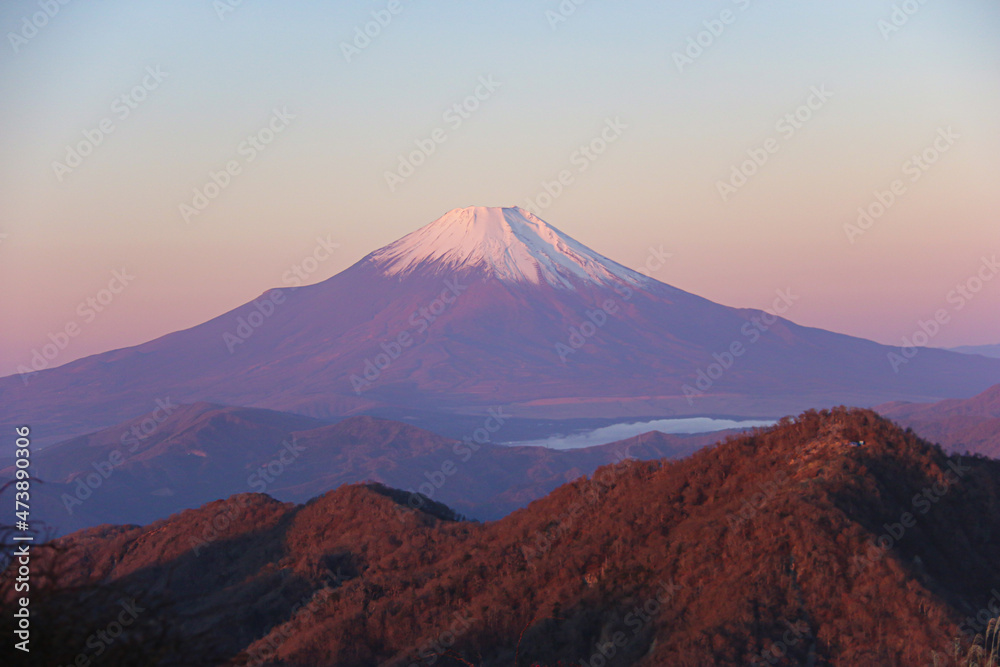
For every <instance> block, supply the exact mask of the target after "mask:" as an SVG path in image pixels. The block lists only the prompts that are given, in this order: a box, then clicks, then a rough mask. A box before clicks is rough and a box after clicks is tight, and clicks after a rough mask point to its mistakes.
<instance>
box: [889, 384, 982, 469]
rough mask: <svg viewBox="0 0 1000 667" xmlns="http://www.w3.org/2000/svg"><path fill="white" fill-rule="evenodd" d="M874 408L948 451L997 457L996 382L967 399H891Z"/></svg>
mask: <svg viewBox="0 0 1000 667" xmlns="http://www.w3.org/2000/svg"><path fill="white" fill-rule="evenodd" d="M875 409H876V410H877V411H878V412H879V413H880V414H882V415H884V416H886V417H888V418H889V419H892V420H893V421H895V422H898V423H900V424H902V425H903V426H908V427H910V428H912V429H913V430H915V431H916V432H917V433H919V434H920V435H921V437H924V438H927V439H928V440H931V441H933V442H937V443H940V444H941V445H942V446H943V447H945V448H946V449H947V450H949V451H953V452H971V453H974V454H983V455H984V456H990V457H993V458H1000V384H998V385H995V386H993V387H991V388H989V389H987V390H986V391H984V392H983V393H981V394H978V395H976V396H973V397H972V398H968V399H947V400H944V401H938V402H937V403H903V402H895V403H887V404H885V405H880V406H877V407H876V408H875Z"/></svg>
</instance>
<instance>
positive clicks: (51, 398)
mask: <svg viewBox="0 0 1000 667" xmlns="http://www.w3.org/2000/svg"><path fill="white" fill-rule="evenodd" d="M608 222H609V224H625V222H624V221H619V220H609V221H608ZM775 289H776V296H775V299H774V304H773V311H774V312H773V313H768V312H764V311H761V310H753V309H739V308H730V307H726V306H722V305H719V304H716V303H713V302H711V301H708V300H707V299H704V298H701V297H698V296H695V295H693V294H689V293H687V292H684V291H681V290H679V289H676V288H674V287H671V286H669V285H666V284H664V283H662V282H659V281H657V280H655V279H653V278H650V277H647V276H645V275H642V274H639V273H637V272H635V271H632V270H630V269H628V268H626V267H624V266H622V265H620V264H617V263H615V262H613V261H611V260H610V259H607V258H606V257H603V256H602V255H600V254H598V253H596V252H594V251H593V250H591V249H589V248H587V247H586V246H584V245H582V244H580V243H578V242H577V241H575V240H573V239H572V238H570V237H569V236H567V235H566V234H564V233H563V232H561V231H559V230H557V229H556V228H554V227H552V226H550V225H548V224H547V223H545V222H544V221H542V220H540V219H539V218H537V217H535V216H534V215H532V214H531V213H528V212H526V211H524V210H522V209H519V208H504V209H500V208H480V207H473V208H465V209H456V210H454V211H451V212H449V213H447V214H446V215H444V216H443V217H441V218H440V219H438V220H436V221H434V222H432V223H431V224H429V225H427V226H425V227H423V228H421V229H419V230H417V231H415V232H413V233H412V234H409V235H408V236H405V237H403V238H402V239H400V240H398V241H396V242H394V243H391V244H389V245H388V246H386V247H384V248H381V249H379V250H376V251H375V252H373V253H371V254H370V255H368V256H367V257H365V258H364V259H362V260H361V261H359V262H358V263H356V264H355V265H353V266H351V267H350V268H348V269H346V270H345V271H343V272H341V273H339V274H337V275H336V276H333V277H332V278H330V279H328V280H326V281H324V282H321V283H319V284H316V285H311V286H308V287H301V288H298V289H275V290H270V291H268V292H266V293H265V294H263V295H261V296H260V297H259V298H258V299H255V300H254V301H253V302H251V303H248V304H246V305H244V306H241V307H239V308H236V309H235V310H233V311H231V312H228V313H225V314H223V315H220V316H219V317H216V318H214V319H212V320H210V321H208V322H205V323H204V324H201V325H198V326H196V327H193V328H191V329H187V330H184V331H178V332H175V333H172V334H169V335H166V336H163V337H161V338H158V339H156V340H153V341H150V342H148V343H144V344H142V345H137V346H135V347H129V348H125V349H120V350H114V351H111V352H107V353H104V354H98V355H94V356H91V357H87V358H84V359H80V360H78V361H74V362H72V363H69V364H66V365H64V366H61V367H58V368H54V369H47V370H42V371H41V372H38V373H34V374H25V375H24V376H20V375H15V376H9V377H6V378H2V379H0V404H2V406H3V407H2V412H0V427H2V428H9V427H10V426H12V425H15V424H25V423H26V424H30V425H31V426H32V428H33V430H34V433H35V438H36V439H35V445H36V447H43V446H47V445H51V444H54V443H56V442H59V441H61V440H65V439H68V438H71V437H74V436H79V435H84V434H86V433H91V432H94V431H97V430H100V429H103V428H108V427H110V426H113V425H114V424H118V423H122V422H125V421H127V420H130V419H134V418H136V417H137V416H139V415H143V414H146V413H148V412H150V411H152V410H154V409H155V408H156V406H157V405H158V402H163V401H168V400H169V401H173V402H174V403H186V404H190V403H197V402H203V401H204V402H210V403H216V404H222V405H235V406H242V407H257V408H268V409H272V410H278V411H283V412H292V413H295V414H299V415H303V416H307V417H313V418H316V419H321V420H330V419H334V418H340V417H345V416H349V415H355V414H362V413H379V412H382V413H385V412H393V413H400V414H407V413H408V412H409V411H414V412H421V413H431V412H433V413H436V414H438V415H450V414H453V415H466V416H468V415H479V416H481V417H482V418H485V417H486V415H487V414H488V410H489V409H490V407H493V406H502V407H504V408H505V409H507V411H508V412H509V413H512V414H514V415H516V416H518V417H521V418H546V419H567V418H580V417H588V418H595V417H607V418H619V419H622V418H632V417H639V416H643V417H647V416H656V417H668V416H676V415H706V414H716V415H718V414H725V415H737V416H746V417H753V416H762V417H778V416H780V415H783V414H789V413H794V412H798V411H800V410H802V409H805V408H808V407H814V406H828V405H835V404H849V405H861V406H870V405H875V404H877V403H883V402H886V401H892V400H907V401H933V400H937V399H941V398H946V397H968V396H972V395H974V394H976V393H978V392H981V391H983V390H984V389H986V388H987V387H989V386H991V385H993V384H995V383H996V382H997V381H998V379H1000V360H993V359H983V358H980V357H972V356H969V355H963V354H956V353H953V352H947V351H943V350H937V349H929V348H928V349H921V350H920V351H919V354H916V355H915V356H913V357H912V358H908V360H907V361H908V363H906V364H905V365H904V366H902V367H897V368H895V369H894V368H893V366H892V364H890V362H889V358H890V357H889V355H890V354H898V352H899V351H898V350H897V349H895V348H891V347H886V346H883V345H879V344H876V343H874V342H871V341H868V340H863V339H860V338H854V337H850V336H845V335H841V334H836V333H831V332H828V331H823V330H821V329H815V328H810V327H803V326H799V325H797V324H795V323H793V322H792V321H791V320H789V319H786V318H785V316H786V315H787V316H789V317H794V315H795V308H796V303H797V302H798V300H799V298H800V296H799V295H798V294H797V292H796V289H795V286H794V285H775ZM802 298H805V297H804V296H803V297H802ZM897 371H898V372H897Z"/></svg>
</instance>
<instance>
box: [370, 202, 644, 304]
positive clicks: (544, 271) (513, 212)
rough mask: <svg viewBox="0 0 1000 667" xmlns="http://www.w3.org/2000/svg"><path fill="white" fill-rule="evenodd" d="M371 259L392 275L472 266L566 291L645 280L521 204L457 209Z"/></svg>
mask: <svg viewBox="0 0 1000 667" xmlns="http://www.w3.org/2000/svg"><path fill="white" fill-rule="evenodd" d="M369 259H371V261H373V262H375V264H376V265H377V266H379V267H380V268H381V269H382V271H383V272H384V274H385V275H390V276H405V275H407V274H409V273H412V272H414V271H416V270H417V269H418V268H423V269H430V270H440V269H443V270H449V271H455V270H460V269H466V268H472V267H476V268H480V269H484V270H486V271H488V272H489V273H490V274H491V275H492V276H493V277H495V278H497V279H499V280H503V281H508V282H531V283H536V284H540V283H541V282H542V281H543V280H544V281H545V282H546V283H548V284H549V285H552V286H553V287H560V288H567V289H574V281H576V282H583V283H591V284H598V285H615V284H621V283H623V282H624V283H628V284H630V285H645V284H646V283H648V282H649V279H648V278H646V277H645V276H643V275H642V274H640V273H637V272H635V271H633V270H631V269H628V268H626V267H624V266H622V265H620V264H617V263H616V262H613V261H611V260H610V259H608V258H607V257H604V256H602V255H600V254H598V253H596V252H594V251H593V250H591V249H590V248H588V247H586V246H585V245H583V244H581V243H578V242H577V241H574V240H573V239H572V238H570V237H569V236H567V235H566V234H563V233H562V232H560V231H559V230H558V229H556V228H555V227H552V226H551V225H549V224H548V223H546V222H545V221H543V220H541V219H540V218H538V217H536V216H534V215H532V214H531V213H529V212H528V211H525V210H524V209H521V208H519V207H513V208H489V207H484V206H472V207H469V208H457V209H455V210H453V211H449V212H448V213H446V214H445V215H443V216H441V217H440V218H438V219H437V220H435V221H434V222H432V223H430V224H429V225H426V226H425V227H422V228H421V229H418V230H417V231H415V232H413V233H412V234H408V235H406V236H404V237H403V238H401V239H399V240H398V241H396V242H394V243H391V244H389V245H387V246H385V247H384V248H382V249H381V250H377V251H376V252H374V253H372V255H370V257H369Z"/></svg>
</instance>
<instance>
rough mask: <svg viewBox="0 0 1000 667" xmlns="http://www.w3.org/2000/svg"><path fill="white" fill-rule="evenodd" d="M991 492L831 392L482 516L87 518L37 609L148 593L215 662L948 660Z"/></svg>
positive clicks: (996, 569)
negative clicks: (829, 398) (798, 412)
mask: <svg viewBox="0 0 1000 667" xmlns="http://www.w3.org/2000/svg"><path fill="white" fill-rule="evenodd" d="M386 428H388V427H386ZM856 440H864V441H865V442H866V445H865V446H863V447H854V446H851V445H850V444H849V443H850V442H851V441H856ZM928 494H932V495H933V496H934V500H933V502H931V501H930V496H929V495H928ZM998 498H1000V464H998V463H997V462H993V461H990V460H987V459H967V460H961V459H957V458H951V459H949V458H947V457H946V456H945V455H944V454H943V453H942V452H941V450H940V449H939V448H937V447H934V446H932V445H929V444H927V443H926V442H924V441H921V440H919V439H918V438H916V437H915V436H914V435H912V434H908V433H905V432H903V431H902V430H901V429H899V428H898V427H896V426H895V425H893V424H891V423H890V422H888V421H887V420H884V419H882V418H880V417H878V416H877V415H875V414H874V413H872V412H870V411H861V410H852V411H848V410H844V409H837V410H834V411H831V412H825V411H824V412H823V413H816V412H810V413H806V414H804V415H802V416H800V417H798V418H796V419H785V420H783V421H782V422H781V423H780V424H779V425H778V426H776V427H774V428H771V429H767V430H761V431H757V432H755V433H753V434H749V435H744V436H738V437H733V438H731V439H729V440H728V441H726V442H724V443H722V444H719V445H717V446H715V447H711V448H707V449H704V450H702V451H699V452H697V453H695V454H694V455H692V456H690V457H688V458H685V459H683V460H681V461H677V462H668V461H654V462H639V461H626V462H623V463H620V464H617V465H614V466H605V467H603V468H601V469H600V470H598V471H597V472H596V473H595V475H594V476H593V477H592V478H590V479H586V480H577V481H575V482H573V483H571V484H567V485H564V486H562V487H560V488H558V489H557V490H556V491H554V492H553V493H551V494H549V495H548V496H546V497H545V498H542V499H540V500H537V501H535V502H533V503H531V504H530V505H529V506H528V507H526V508H524V509H521V510H518V511H516V512H514V513H513V514H511V515H510V516H507V517H505V518H504V519H502V520H500V521H497V522H491V523H488V524H479V523H470V522H464V521H453V520H450V518H449V517H448V514H447V512H446V511H445V510H443V509H442V508H440V507H438V508H435V513H434V515H431V514H428V513H425V512H422V511H419V510H412V509H410V508H408V507H406V505H405V502H406V496H405V494H400V493H398V492H394V491H391V490H389V489H386V488H384V487H372V486H366V485H349V486H344V487H341V488H339V489H338V490H336V491H332V492H329V493H326V494H324V495H323V496H321V497H319V498H316V499H314V500H312V501H310V502H309V503H307V504H305V505H301V506H295V507H293V506H290V505H281V504H280V503H276V502H274V501H272V500H270V499H267V498H265V497H262V496H259V495H255V494H250V495H242V496H237V497H234V498H231V499H229V500H227V501H220V502H216V503H212V504H210V505H207V506H205V507H203V508H201V509H199V510H189V511H186V512H183V513H181V514H178V515H175V516H172V517H171V518H169V519H168V520H165V521H160V522H157V523H155V524H153V525H150V526H147V527H142V528H140V527H121V528H111V527H103V528H101V529H98V530H91V531H87V532H85V533H78V534H75V535H71V536H68V537H66V538H63V539H61V540H59V541H57V543H56V544H55V545H54V547H56V548H58V549H61V550H62V551H61V553H60V556H59V560H58V563H59V565H60V567H61V577H62V579H61V584H62V586H64V587H65V586H76V587H78V588H77V589H76V590H77V591H78V593H75V594H71V593H57V592H53V591H52V590H50V589H48V588H47V587H45V586H42V587H40V588H39V590H38V591H37V592H36V596H37V597H36V599H37V603H36V602H33V605H35V604H37V607H36V614H37V618H38V619H39V622H44V621H45V620H46V619H48V618H51V617H52V616H53V615H55V614H56V613H57V612H58V610H59V609H62V608H64V605H67V604H73V603H74V602H75V599H76V598H75V597H74V596H75V595H83V594H85V593H86V592H87V590H88V589H89V587H90V586H92V585H94V584H100V586H101V588H100V589H99V590H101V591H104V592H105V593H106V594H108V595H144V594H145V595H150V594H152V593H154V592H155V593H156V594H157V595H159V596H160V600H159V601H160V604H161V605H162V606H163V607H165V608H167V609H169V613H168V614H164V615H162V616H160V615H158V614H159V612H158V611H156V607H154V606H153V605H152V604H151V605H150V608H151V609H152V611H150V612H149V614H150V616H153V617H156V618H158V619H162V622H163V623H164V624H169V623H171V622H172V620H173V619H175V618H186V619H189V620H188V621H187V623H186V624H183V625H180V626H179V627H180V631H181V633H185V632H187V633H191V635H192V638H191V639H190V641H188V642H187V643H186V644H184V645H183V649H177V650H183V651H186V653H181V654H177V653H171V650H170V649H167V650H166V651H165V652H163V653H160V654H159V655H160V656H161V658H162V657H167V658H169V657H173V656H176V655H194V656H196V657H197V656H199V655H201V653H200V649H201V648H202V646H201V644H200V642H199V641H197V640H196V638H195V637H194V633H195V632H196V630H206V631H208V632H209V634H210V636H211V637H215V638H218V642H217V644H215V645H208V646H206V647H205V648H214V649H215V650H216V651H217V652H221V653H222V654H224V657H225V660H220V661H218V662H217V663H216V664H248V663H251V664H281V665H289V666H296V667H305V666H307V665H319V664H322V665H331V666H335V667H348V666H350V667H362V666H372V667H374V666H375V665H384V666H387V667H407V666H409V665H412V664H414V663H416V664H430V663H432V662H433V663H434V664H436V665H441V666H443V667H458V666H459V665H465V666H468V665H475V667H509V666H510V665H512V664H526V665H536V664H537V665H543V666H545V667H554V666H556V665H579V664H588V665H593V664H594V663H595V662H598V661H600V662H602V663H604V662H607V660H606V659H605V660H600V656H601V654H604V655H608V656H613V661H612V662H610V663H608V664H615V665H621V666H641V667H655V666H661V665H720V666H730V665H732V666H737V665H739V666H745V665H768V664H771V665H786V666H787V665H813V666H819V665H838V666H839V665H842V666H844V667H848V666H852V667H853V666H856V665H887V666H893V665H899V666H911V665H924V664H928V665H929V664H936V665H938V666H939V667H945V666H948V665H954V664H956V663H955V662H954V661H953V660H951V659H950V658H949V656H950V655H951V654H952V651H953V642H954V639H955V638H956V637H960V638H961V641H963V642H967V641H968V638H967V637H966V636H965V635H964V634H963V633H964V632H965V631H968V632H970V633H972V632H974V631H975V629H976V626H975V623H976V621H975V620H972V621H971V624H970V621H967V620H964V619H966V617H973V619H974V617H975V616H976V615H977V613H978V612H979V610H980V609H984V608H985V605H986V604H987V603H988V602H989V598H990V595H991V593H990V592H989V591H991V590H992V589H994V588H995V587H998V586H1000V574H998V573H1000V544H998V543H997V540H996V537H995V536H996V535H1000V505H998V500H997V499H998ZM220 519H222V520H220ZM890 535H891V536H890ZM880 545H881V546H880ZM33 563H35V564H37V566H38V567H39V568H44V567H45V566H46V564H45V561H44V558H43V557H42V556H41V553H40V554H39V556H38V557H36V561H33ZM168 579H169V580H171V581H177V582H181V585H178V586H173V585H171V586H166V585H165V582H166V581H167V580H168ZM61 605H63V606H61ZM234 605H235V606H234ZM3 618H9V614H7V613H4V614H3ZM4 623H9V621H4ZM100 623H101V618H100V616H99V614H98V615H96V616H95V618H93V619H91V622H90V625H97V624H100ZM82 625H83V626H84V627H87V624H82ZM78 634H79V635H80V636H79V637H78V638H77V641H80V640H82V639H83V636H84V635H85V633H84V632H83V631H80V632H79V633H78ZM127 636H128V635H127V633H126V637H127ZM78 646H79V643H74V642H73V641H68V642H65V643H64V644H60V645H57V646H52V647H47V649H48V653H47V654H46V657H48V658H51V659H52V660H53V662H54V663H55V662H57V661H59V662H66V661H67V660H69V659H71V658H72V656H73V655H74V654H75V653H76V652H77V651H78V650H79V648H78ZM157 648H158V646H157V645H156V644H155V643H151V642H147V643H146V644H145V645H143V647H142V650H145V651H153V650H155V649H157ZM9 650H11V649H10V647H9V645H5V646H4V647H3V648H2V649H0V651H9ZM136 655H137V656H139V655H142V654H141V653H137V654H136ZM594 656H598V660H594ZM560 661H561V662H560Z"/></svg>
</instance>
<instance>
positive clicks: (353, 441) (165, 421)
mask: <svg viewBox="0 0 1000 667" xmlns="http://www.w3.org/2000/svg"><path fill="white" fill-rule="evenodd" d="M498 418H499V420H500V423H501V424H500V425H502V422H503V420H504V416H503V415H502V414H499V415H498ZM488 426H492V425H491V424H488ZM471 433H472V435H471V436H470V437H468V438H467V439H466V440H465V441H462V440H454V439H450V438H444V437H441V436H439V435H435V434H434V433H430V432H428V431H425V430H423V429H419V428H416V427H413V426H409V425H406V424H401V423H399V422H393V421H389V420H384V419H376V418H373V417H361V416H359V417H351V418H348V419H346V420H343V421H341V422H339V423H336V424H329V423H326V422H322V421H319V420H315V419H312V418H309V417H302V416H299V415H291V414H287V413H281V412H274V411H271V410H263V409H256V408H234V407H225V406H217V405H212V404H208V403H199V404H194V405H166V406H165V408H164V409H159V410H156V411H153V412H152V413H150V414H148V415H144V416H142V417H140V418H137V419H135V420H132V421H129V422H126V423H124V424H120V425H117V426H114V427H111V428H108V429H104V430H102V431H99V432H97V433H93V434H90V435H86V436H80V437H77V438H73V439H71V440H68V441H66V442H62V443H59V444H57V445H54V446H51V447H48V448H46V449H44V450H41V451H40V452H38V453H37V454H36V455H35V456H34V458H33V466H32V472H33V474H34V476H35V477H36V478H37V479H38V480H39V483H38V484H36V485H35V488H34V491H33V494H32V495H33V501H34V502H33V507H34V508H35V512H36V514H35V516H36V517H39V518H40V520H42V521H45V522H46V523H47V524H48V525H49V526H50V527H52V528H54V529H56V530H57V531H58V532H59V533H60V534H65V533H67V532H70V531H73V530H78V529H81V528H87V527H90V526H96V525H99V524H102V523H149V522H151V521H155V520H157V519H162V518H166V517H167V516H169V515H170V514H173V513H175V512H180V511H181V510H184V509H187V508H191V507H198V506H199V505H202V504H204V503H207V502H211V501H213V500H218V499H220V498H226V497H228V496H230V495H233V494H236V493H248V492H260V493H264V492H266V493H267V494H269V495H271V496H273V497H275V498H277V499H279V500H286V501H293V502H305V501H306V500H308V499H309V498H312V497H314V496H317V495H320V494H322V493H325V492H326V491H329V490H331V489H336V488H337V487H339V486H341V485H343V484H348V483H356V482H365V481H370V482H381V483H384V484H387V485H391V486H394V487H397V488H400V489H404V490H406V491H407V492H408V493H410V496H409V499H410V502H411V503H412V504H413V505H414V506H420V505H422V504H424V503H425V502H426V500H434V501H440V502H444V503H447V504H448V505H450V506H451V507H453V508H455V509H456V510H458V511H459V512H461V513H462V514H464V515H467V516H469V517H471V518H475V519H482V520H485V519H498V518H500V517H502V516H505V515H506V514H509V513H510V512H512V511H513V510H515V509H517V508H519V507H523V506H525V505H527V504H528V503H529V502H531V501H532V500H535V499H536V498H540V497H542V496H543V495H545V494H546V493H548V492H549V491H551V490H553V489H555V488H556V487H558V486H559V485H561V484H564V483H566V482H568V481H572V480H574V479H576V478H578V477H580V476H582V475H589V474H591V473H592V472H593V471H594V470H596V469H597V468H598V467H600V466H602V465H606V464H609V463H615V462H618V461H622V460H624V459H627V458H636V459H644V460H648V459H660V458H680V457H682V456H685V455H687V454H690V453H692V452H694V451H696V450H697V449H699V448H701V447H703V446H705V445H707V444H710V443H712V442H715V441H716V440H718V439H719V438H720V434H719V433H706V434H700V435H690V436H683V435H665V434H663V433H659V432H651V433H647V434H645V435H640V436H637V437H634V438H629V439H627V440H623V441H620V442H616V443H611V444H608V445H602V446H598V447H588V448H585V449H577V450H553V449H546V448H544V447H512V446H505V445H498V444H495V443H492V442H490V441H489V440H488V433H487V432H486V431H485V430H484V433H483V434H479V433H476V432H475V431H472V432H471ZM477 440H478V441H477ZM13 473H14V468H13V467H8V468H6V469H3V470H0V481H2V480H4V479H11V478H13Z"/></svg>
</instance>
